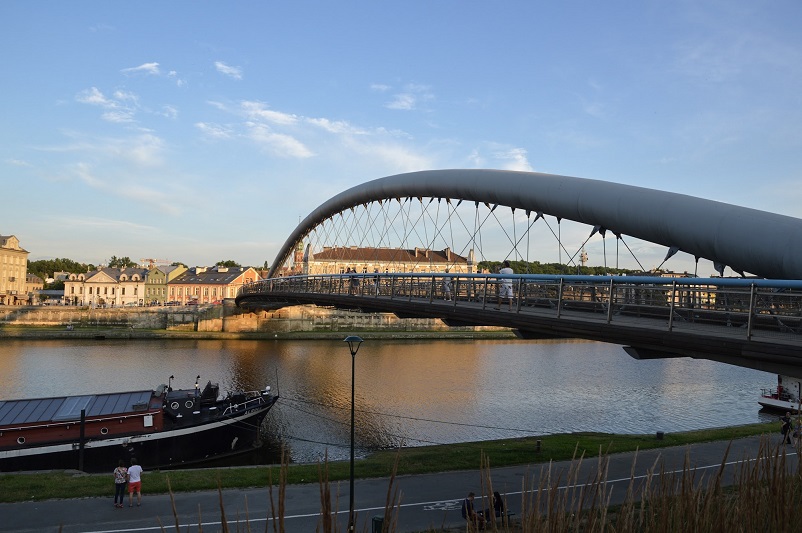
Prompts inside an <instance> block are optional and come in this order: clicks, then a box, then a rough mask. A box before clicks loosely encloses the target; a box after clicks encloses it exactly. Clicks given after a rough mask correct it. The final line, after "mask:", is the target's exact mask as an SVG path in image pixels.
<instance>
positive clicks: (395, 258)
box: [303, 246, 475, 275]
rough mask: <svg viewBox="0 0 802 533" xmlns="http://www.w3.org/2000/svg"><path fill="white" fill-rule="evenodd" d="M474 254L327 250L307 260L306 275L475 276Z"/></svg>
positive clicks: (308, 255)
mask: <svg viewBox="0 0 802 533" xmlns="http://www.w3.org/2000/svg"><path fill="white" fill-rule="evenodd" d="M474 267H475V263H474V257H473V250H471V251H470V252H469V253H468V257H463V256H461V255H458V254H455V253H454V252H452V251H451V250H450V249H449V248H445V249H444V250H430V249H428V248H414V249H410V250H402V249H396V248H362V247H357V246H351V247H334V248H331V247H324V248H323V250H321V251H319V252H317V253H312V252H311V251H308V252H307V253H306V254H305V255H304V257H303V273H304V274H310V275H314V274H344V273H345V272H346V270H347V269H349V268H350V269H352V270H354V271H356V272H362V273H368V272H386V273H394V272H409V273H420V272H446V271H448V272H451V273H455V274H456V273H472V272H474Z"/></svg>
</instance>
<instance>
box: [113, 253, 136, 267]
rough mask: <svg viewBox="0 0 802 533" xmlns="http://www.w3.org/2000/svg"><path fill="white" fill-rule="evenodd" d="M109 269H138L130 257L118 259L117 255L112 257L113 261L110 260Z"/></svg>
mask: <svg viewBox="0 0 802 533" xmlns="http://www.w3.org/2000/svg"><path fill="white" fill-rule="evenodd" d="M108 265H109V268H126V267H137V266H139V264H137V263H136V262H135V261H131V258H130V257H128V256H125V257H117V256H116V255H112V256H111V259H109V260H108Z"/></svg>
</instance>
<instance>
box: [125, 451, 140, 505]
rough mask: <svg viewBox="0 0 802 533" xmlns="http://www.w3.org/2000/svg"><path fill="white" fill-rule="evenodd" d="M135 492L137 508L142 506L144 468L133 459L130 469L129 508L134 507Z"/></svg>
mask: <svg viewBox="0 0 802 533" xmlns="http://www.w3.org/2000/svg"><path fill="white" fill-rule="evenodd" d="M134 491H136V506H137V507H139V506H140V505H142V467H141V466H139V465H138V464H136V459H131V466H130V467H129V468H128V507H133V506H134Z"/></svg>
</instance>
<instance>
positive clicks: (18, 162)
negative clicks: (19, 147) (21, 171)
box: [6, 159, 33, 167]
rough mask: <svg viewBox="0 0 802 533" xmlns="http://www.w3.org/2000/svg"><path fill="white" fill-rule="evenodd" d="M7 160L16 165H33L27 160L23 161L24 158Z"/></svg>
mask: <svg viewBox="0 0 802 533" xmlns="http://www.w3.org/2000/svg"><path fill="white" fill-rule="evenodd" d="M6 162H7V163H8V164H9V165H14V166H15V167H30V166H33V165H31V164H30V163H28V162H27V161H23V160H22V159H8V160H6Z"/></svg>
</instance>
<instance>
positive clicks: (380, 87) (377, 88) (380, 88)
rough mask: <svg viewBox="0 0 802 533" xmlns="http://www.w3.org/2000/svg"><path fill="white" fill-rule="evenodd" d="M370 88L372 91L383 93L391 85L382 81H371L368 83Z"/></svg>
mask: <svg viewBox="0 0 802 533" xmlns="http://www.w3.org/2000/svg"><path fill="white" fill-rule="evenodd" d="M370 89H371V90H373V91H378V92H382V93H383V92H387V91H389V90H390V89H391V87H390V86H389V85H384V84H383V83H372V84H371V85H370Z"/></svg>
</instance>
